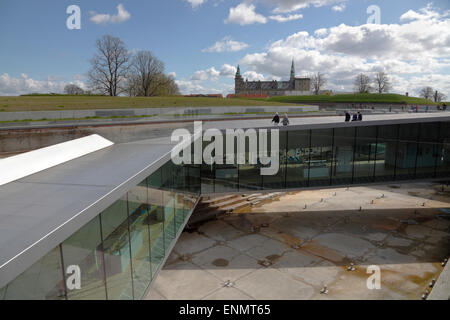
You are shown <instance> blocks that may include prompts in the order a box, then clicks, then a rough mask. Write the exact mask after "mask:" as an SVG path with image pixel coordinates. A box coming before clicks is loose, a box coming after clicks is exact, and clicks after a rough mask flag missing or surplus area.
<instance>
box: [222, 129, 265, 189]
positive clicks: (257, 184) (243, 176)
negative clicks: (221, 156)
mask: <svg viewBox="0 0 450 320" xmlns="http://www.w3.org/2000/svg"><path fill="white" fill-rule="evenodd" d="M231 138H234V136H230V135H226V138H225V140H226V141H228V140H227V139H231ZM236 140H237V139H236ZM236 140H235V143H234V154H233V156H234V163H235V164H237V156H238V153H237V142H236ZM246 140H247V139H246ZM248 151H249V143H248V142H247V141H246V148H245V159H246V162H245V164H239V165H236V166H235V167H236V168H237V171H238V176H237V180H238V182H239V186H238V187H239V188H238V190H235V191H246V190H259V189H261V187H262V176H261V173H260V164H250V163H249V161H248V159H249V152H248Z"/></svg>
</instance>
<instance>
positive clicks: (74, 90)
mask: <svg viewBox="0 0 450 320" xmlns="http://www.w3.org/2000/svg"><path fill="white" fill-rule="evenodd" d="M64 93H65V94H72V95H78V94H84V90H83V89H81V88H80V87H79V86H77V85H76V84H72V83H71V84H68V85H66V86H65V87H64Z"/></svg>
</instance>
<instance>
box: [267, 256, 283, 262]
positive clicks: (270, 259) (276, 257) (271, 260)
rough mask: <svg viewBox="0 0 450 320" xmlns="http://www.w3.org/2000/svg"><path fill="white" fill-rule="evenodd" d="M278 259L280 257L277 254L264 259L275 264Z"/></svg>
mask: <svg viewBox="0 0 450 320" xmlns="http://www.w3.org/2000/svg"><path fill="white" fill-rule="evenodd" d="M280 258H281V256H280V255H278V254H273V255H270V256H267V257H266V259H267V260H269V261H270V262H271V263H275V262H276V261H277V260H278V259H280Z"/></svg>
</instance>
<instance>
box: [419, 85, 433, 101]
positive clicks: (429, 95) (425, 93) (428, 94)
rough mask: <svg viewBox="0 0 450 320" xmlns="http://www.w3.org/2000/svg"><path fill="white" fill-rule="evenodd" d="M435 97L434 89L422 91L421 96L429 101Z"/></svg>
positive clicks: (427, 88) (423, 89)
mask: <svg viewBox="0 0 450 320" xmlns="http://www.w3.org/2000/svg"><path fill="white" fill-rule="evenodd" d="M433 95H434V89H433V88H432V87H424V88H422V89H421V90H420V96H421V97H422V98H425V99H427V100H431V99H432V98H433Z"/></svg>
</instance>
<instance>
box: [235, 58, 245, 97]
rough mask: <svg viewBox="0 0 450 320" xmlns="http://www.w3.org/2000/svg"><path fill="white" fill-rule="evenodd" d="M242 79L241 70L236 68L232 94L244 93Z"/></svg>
mask: <svg viewBox="0 0 450 320" xmlns="http://www.w3.org/2000/svg"><path fill="white" fill-rule="evenodd" d="M244 86H245V84H244V79H243V78H242V76H241V69H240V67H239V65H238V66H237V71H236V75H235V77H234V93H235V94H239V93H241V92H243V91H244Z"/></svg>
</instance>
